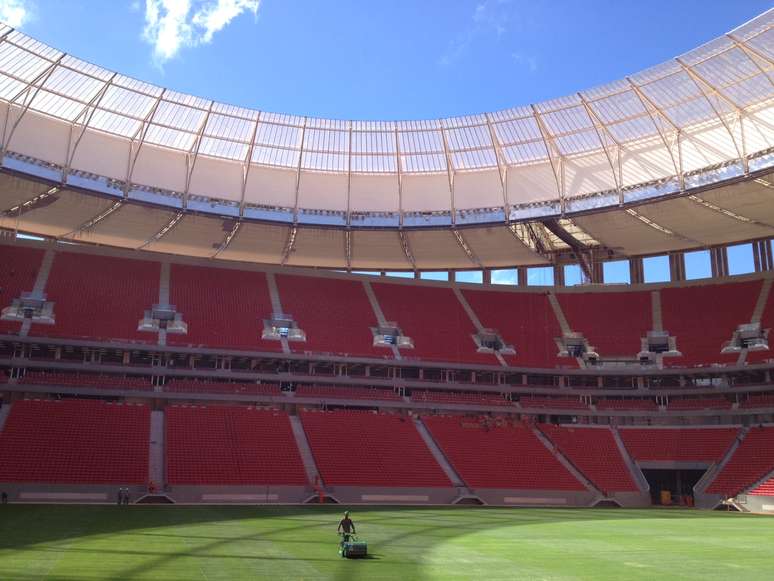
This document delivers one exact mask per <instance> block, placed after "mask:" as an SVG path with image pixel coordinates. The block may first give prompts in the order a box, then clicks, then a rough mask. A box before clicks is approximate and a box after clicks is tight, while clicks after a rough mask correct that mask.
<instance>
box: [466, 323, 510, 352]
mask: <svg viewBox="0 0 774 581" xmlns="http://www.w3.org/2000/svg"><path fill="white" fill-rule="evenodd" d="M471 336H472V337H473V341H475V343H476V346H477V347H478V348H477V349H476V351H478V352H479V353H500V354H501V355H515V354H516V349H515V348H514V347H513V345H507V344H506V343H505V340H504V339H503V338H502V336H500V334H499V333H498V332H497V330H496V329H488V328H486V329H481V330H480V331H479V332H478V333H476V334H475V335H471Z"/></svg>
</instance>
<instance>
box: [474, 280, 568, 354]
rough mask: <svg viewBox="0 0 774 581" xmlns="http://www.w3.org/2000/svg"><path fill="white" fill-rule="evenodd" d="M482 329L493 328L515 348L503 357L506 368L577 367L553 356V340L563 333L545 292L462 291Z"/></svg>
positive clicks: (554, 345) (554, 349)
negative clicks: (513, 366)
mask: <svg viewBox="0 0 774 581" xmlns="http://www.w3.org/2000/svg"><path fill="white" fill-rule="evenodd" d="M462 294H463V296H464V297H465V299H466V300H467V301H468V304H470V306H471V308H472V309H473V311H474V312H475V313H476V315H477V316H478V319H479V321H481V324H482V325H483V326H484V327H488V328H491V329H496V330H497V331H498V332H499V333H500V334H501V335H502V337H503V340H504V341H505V342H506V343H507V344H510V345H513V346H514V348H515V349H516V355H505V356H504V357H505V360H506V361H507V362H508V364H509V365H519V366H522V367H562V366H564V367H567V366H571V367H577V364H576V363H575V361H573V360H571V359H566V358H563V359H560V358H558V357H557V356H556V354H557V352H558V350H559V349H558V348H557V346H556V343H555V342H554V339H555V338H556V337H561V335H562V331H561V329H560V327H559V323H558V321H557V320H556V316H555V315H554V313H553V311H552V309H551V305H550V304H549V303H548V298H547V296H548V295H547V294H546V293H545V292H523V293H522V292H505V291H487V290H480V291H479V290H469V289H465V290H463V291H462Z"/></svg>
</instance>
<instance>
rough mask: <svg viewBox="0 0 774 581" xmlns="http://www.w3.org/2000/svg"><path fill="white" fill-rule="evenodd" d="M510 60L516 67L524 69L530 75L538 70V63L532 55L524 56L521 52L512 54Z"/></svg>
mask: <svg viewBox="0 0 774 581" xmlns="http://www.w3.org/2000/svg"><path fill="white" fill-rule="evenodd" d="M511 58H512V59H513V62H515V63H516V64H517V65H519V66H522V67H525V68H526V69H527V70H529V72H530V73H534V72H535V71H536V70H538V61H537V58H535V57H534V56H532V55H529V54H524V53H521V52H512V53H511Z"/></svg>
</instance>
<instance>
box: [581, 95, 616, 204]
mask: <svg viewBox="0 0 774 581" xmlns="http://www.w3.org/2000/svg"><path fill="white" fill-rule="evenodd" d="M577 95H578V98H579V99H580V101H581V103H582V104H583V108H584V109H585V110H586V115H588V116H589V121H591V125H592V126H593V127H594V133H596V135H597V139H598V140H599V144H600V145H601V146H602V150H603V151H604V152H605V158H607V163H608V164H609V165H610V172H611V173H612V174H613V182H614V183H615V190H616V191H617V192H618V201H619V203H621V204H623V192H622V191H621V184H622V183H623V168H622V166H621V149H622V147H621V144H620V143H619V142H618V140H617V139H616V138H615V137H614V136H613V134H612V133H611V132H610V129H609V128H608V127H607V125H605V124H604V122H603V121H602V120H601V119H600V118H599V115H597V114H596V112H595V111H594V110H593V108H592V107H591V104H590V103H589V102H588V100H587V99H586V97H584V96H583V94H582V93H580V92H578V93H577ZM600 129H601V130H602V131H604V132H605V135H607V136H608V138H609V139H610V141H612V142H613V144H614V145H615V146H616V153H617V156H616V159H617V163H613V158H612V156H611V155H610V151H609V150H608V148H607V145H605V140H604V139H603V138H602V133H601V132H600Z"/></svg>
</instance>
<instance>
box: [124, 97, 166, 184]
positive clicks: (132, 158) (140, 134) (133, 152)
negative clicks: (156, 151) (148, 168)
mask: <svg viewBox="0 0 774 581" xmlns="http://www.w3.org/2000/svg"><path fill="white" fill-rule="evenodd" d="M166 93H167V90H166V89H162V90H161V93H159V96H158V97H157V98H156V101H155V102H154V103H153V106H152V107H151V108H150V110H149V111H148V113H147V114H146V115H145V117H144V118H143V120H142V123H141V124H140V126H139V127H138V128H137V131H135V132H134V135H132V137H131V138H130V139H129V157H128V158H127V162H126V183H125V185H124V188H125V190H124V197H128V196H129V185H130V184H131V183H132V176H133V175H134V166H135V165H136V164H137V158H138V157H139V156H140V149H142V146H143V144H144V143H145V137H146V135H147V134H148V129H149V128H150V125H151V120H152V119H153V117H154V115H156V111H158V108H159V105H161V101H162V100H163V99H164V95H165V94H166ZM138 138H139V139H138Z"/></svg>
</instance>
